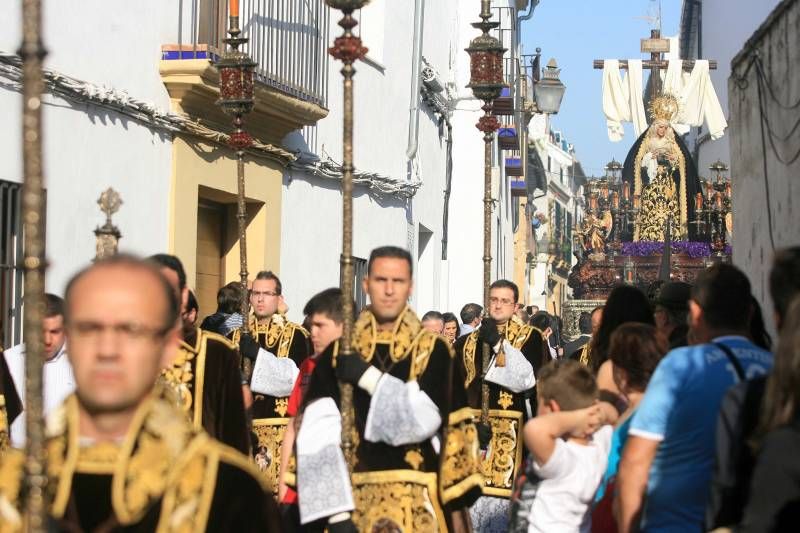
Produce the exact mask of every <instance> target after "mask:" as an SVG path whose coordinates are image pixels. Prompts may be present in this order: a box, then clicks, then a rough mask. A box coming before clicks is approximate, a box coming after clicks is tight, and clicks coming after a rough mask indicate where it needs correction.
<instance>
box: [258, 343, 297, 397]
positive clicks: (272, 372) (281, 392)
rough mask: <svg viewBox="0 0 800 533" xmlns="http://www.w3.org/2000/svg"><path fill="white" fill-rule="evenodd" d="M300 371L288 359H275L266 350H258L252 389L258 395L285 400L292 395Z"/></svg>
mask: <svg viewBox="0 0 800 533" xmlns="http://www.w3.org/2000/svg"><path fill="white" fill-rule="evenodd" d="M299 373H300V369H298V368H297V365H296V364H295V363H294V361H292V360H291V359H289V358H288V357H275V355H274V354H272V353H271V352H268V351H267V350H265V349H264V348H260V349H259V350H258V356H257V357H256V364H255V365H253V377H252V379H251V380H250V389H251V390H252V391H253V392H255V393H257V394H266V395H267V396H274V397H276V398H284V397H286V396H289V395H290V394H291V393H292V388H293V387H294V382H295V381H296V380H297V375H298V374H299Z"/></svg>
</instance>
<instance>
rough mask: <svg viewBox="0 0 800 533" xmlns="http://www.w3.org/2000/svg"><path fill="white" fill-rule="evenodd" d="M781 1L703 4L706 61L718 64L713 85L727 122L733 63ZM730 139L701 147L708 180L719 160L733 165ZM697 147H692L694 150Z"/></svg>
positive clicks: (700, 163)
mask: <svg viewBox="0 0 800 533" xmlns="http://www.w3.org/2000/svg"><path fill="white" fill-rule="evenodd" d="M779 1H780V0H760V1H758V2H736V5H735V8H734V7H733V6H732V5H731V2H730V0H703V7H702V9H703V36H702V37H703V38H702V45H703V50H702V53H703V57H702V59H715V60H716V61H717V70H712V71H711V81H712V82H713V84H714V89H715V90H716V91H717V96H718V97H719V102H720V105H722V109H723V111H724V112H725V116H726V117H727V118H730V111H729V108H728V77H729V76H730V74H731V60H732V59H733V57H734V56H735V55H736V54H737V53H739V50H741V49H742V46H743V45H744V43H745V42H746V41H747V39H749V38H750V36H751V35H752V34H753V32H754V31H755V30H756V28H758V26H759V25H760V24H761V23H762V22H763V21H764V19H765V18H766V17H767V15H769V13H770V12H771V11H772V10H773V8H774V7H775V6H776V5H777V4H778V3H779ZM690 53H691V54H692V57H695V56H696V54H697V50H696V49H695V50H692V51H691V52H690ZM707 132H708V128H706V127H705V125H704V126H703V127H702V128H700V133H699V136H700V137H702V136H703V134H705V133H707ZM697 136H698V135H697V134H696V132H693V133H691V134H690V135H689V137H690V138H693V137H697ZM729 139H730V137H729V135H728V134H727V133H726V135H725V136H724V137H722V138H721V139H718V140H716V141H712V140H710V139H709V140H706V141H703V142H702V143H701V144H700V149H699V152H698V158H697V160H696V161H695V163H696V164H697V171H698V173H699V174H700V175H701V176H708V175H709V174H710V173H709V170H708V167H709V165H711V164H712V163H714V162H715V161H717V160H721V161H723V162H726V163H728V164H730V161H731V151H730V140H729ZM693 144H694V143H693V142H692V143H690V150H691V147H692V146H693Z"/></svg>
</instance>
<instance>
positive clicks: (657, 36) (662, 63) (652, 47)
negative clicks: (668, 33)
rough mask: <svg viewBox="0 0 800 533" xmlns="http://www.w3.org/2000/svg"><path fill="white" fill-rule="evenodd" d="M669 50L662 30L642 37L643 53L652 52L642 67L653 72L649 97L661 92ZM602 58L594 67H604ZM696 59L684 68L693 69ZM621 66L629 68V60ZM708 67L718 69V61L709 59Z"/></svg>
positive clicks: (667, 64) (597, 60)
mask: <svg viewBox="0 0 800 533" xmlns="http://www.w3.org/2000/svg"><path fill="white" fill-rule="evenodd" d="M667 52H669V39H663V38H662V37H661V30H650V38H649V39H642V53H643V54H646V53H649V54H650V59H647V60H644V61H642V68H643V69H648V70H650V71H651V72H652V74H651V76H650V83H649V87H650V91H651V93H650V94H649V95H648V99H652V98H653V97H654V96H655V95H657V94H658V93H660V92H661V75H660V74H661V69H662V68H663V69H666V68H667V67H668V66H669V61H667V60H665V59H664V56H663V54H665V53H667ZM604 63H605V62H604V61H603V60H602V59H595V60H594V68H596V69H602V68H603V65H604ZM694 63H695V62H694V61H684V62H683V70H692V69H693V68H694ZM619 68H622V69H627V68H628V61H627V60H626V59H621V60H620V62H619ZM708 68H709V69H711V70H716V69H717V62H716V61H713V60H711V61H709V62H708Z"/></svg>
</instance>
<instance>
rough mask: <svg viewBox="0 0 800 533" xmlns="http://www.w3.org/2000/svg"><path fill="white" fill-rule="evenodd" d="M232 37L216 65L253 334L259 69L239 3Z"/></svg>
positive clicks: (245, 312)
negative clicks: (250, 259) (248, 185)
mask: <svg viewBox="0 0 800 533" xmlns="http://www.w3.org/2000/svg"><path fill="white" fill-rule="evenodd" d="M229 25H230V28H229V29H228V34H229V35H230V37H228V38H226V39H223V41H224V42H225V43H226V44H227V45H228V47H229V48H228V49H227V50H226V51H225V53H224V54H223V55H222V58H221V59H220V60H219V61H218V62H217V63H216V67H217V70H218V71H219V77H220V86H219V100H217V105H219V106H220V107H221V108H222V110H223V111H224V112H225V113H227V114H228V115H231V116H232V117H233V125H234V128H235V130H234V132H233V133H231V136H230V139H229V140H228V145H229V146H230V147H231V148H232V149H233V150H235V151H236V178H237V179H236V193H237V194H236V204H237V211H236V220H237V222H238V230H239V277H240V280H241V283H242V294H243V296H242V301H241V304H240V312H241V315H242V333H245V334H246V333H249V332H250V321H249V318H248V317H249V309H250V298H249V290H248V286H247V285H248V280H247V277H248V272H247V199H246V198H247V197H246V196H245V187H244V186H245V181H244V151H245V150H246V149H247V148H249V147H251V146H252V145H253V138H252V137H251V136H250V134H249V133H247V132H246V131H244V128H243V126H244V119H243V117H244V115H246V114H247V113H249V112H250V111H252V110H253V106H254V105H255V98H254V94H253V93H254V84H255V80H254V69H255V67H256V65H257V63H256V62H255V61H253V60H252V59H251V58H250V56H248V55H247V53H246V52H244V51H241V50H239V47H240V46H243V45H245V44H247V41H248V40H249V39H247V38H246V37H241V33H242V31H241V29H239V2H238V1H237V0H233V1H231V3H230V11H229ZM244 365H245V373H246V374H247V377H248V378H249V377H250V373H251V372H252V368H251V367H250V361H249V360H248V359H245V360H244Z"/></svg>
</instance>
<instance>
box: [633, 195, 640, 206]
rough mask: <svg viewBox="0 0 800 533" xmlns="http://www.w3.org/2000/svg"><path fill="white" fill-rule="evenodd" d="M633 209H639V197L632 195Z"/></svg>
mask: <svg viewBox="0 0 800 533" xmlns="http://www.w3.org/2000/svg"><path fill="white" fill-rule="evenodd" d="M633 208H634V209H639V195H638V194H634V195H633Z"/></svg>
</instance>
